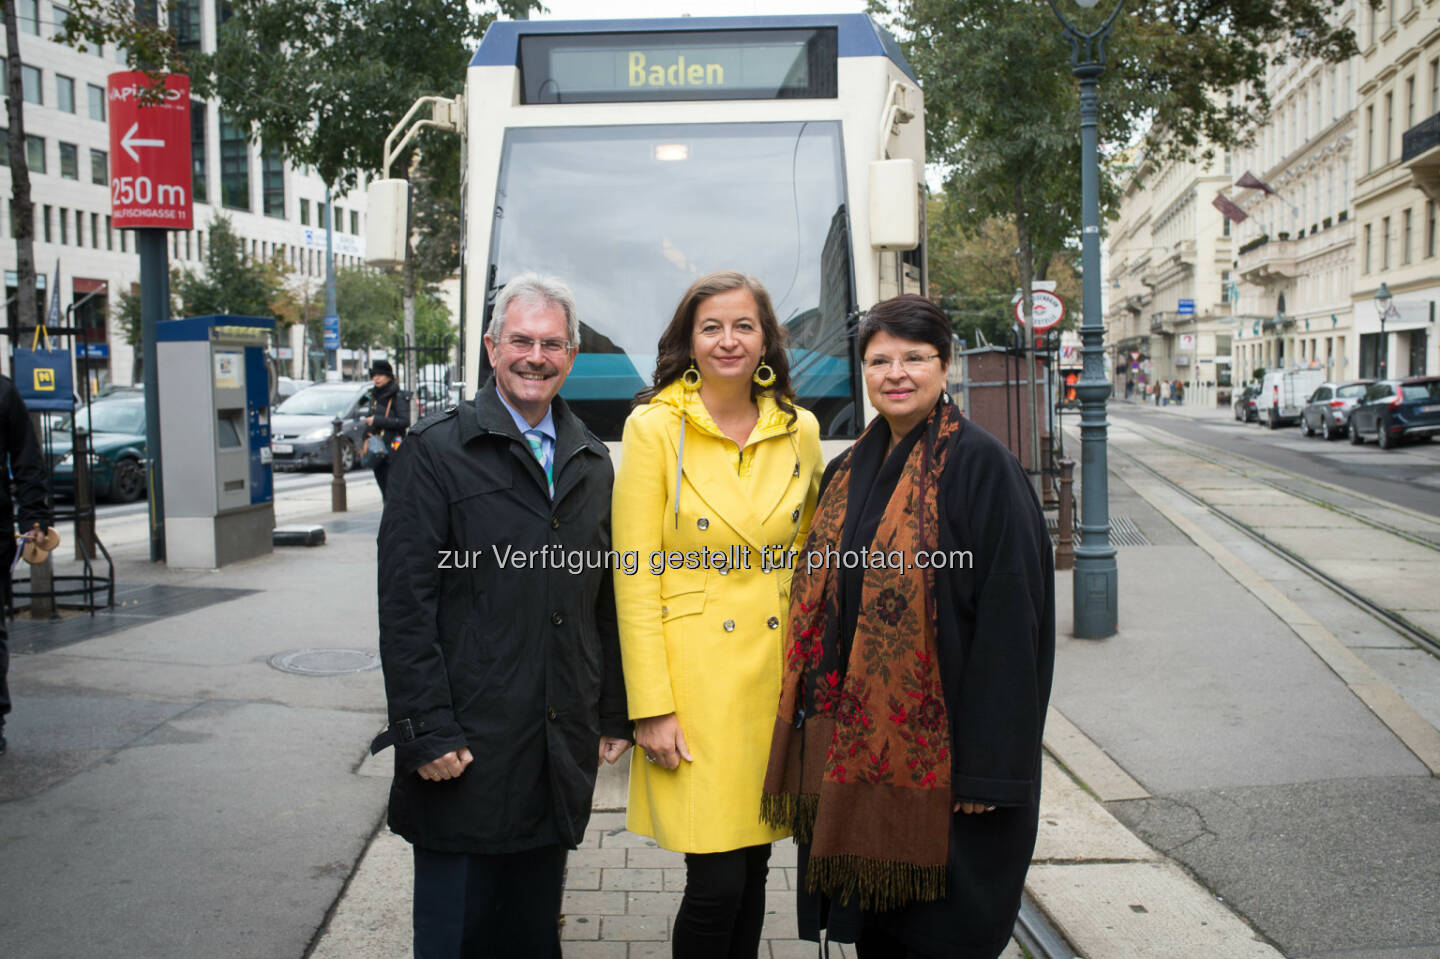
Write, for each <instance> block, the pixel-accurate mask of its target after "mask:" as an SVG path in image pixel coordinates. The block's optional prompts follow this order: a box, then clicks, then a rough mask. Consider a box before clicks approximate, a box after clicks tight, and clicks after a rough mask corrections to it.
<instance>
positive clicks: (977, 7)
mask: <svg viewBox="0 0 1440 959" xmlns="http://www.w3.org/2000/svg"><path fill="white" fill-rule="evenodd" d="M1113 2H1114V0H1107V3H1106V6H1107V7H1109V9H1113V6H1111V4H1112V3H1113ZM1342 2H1343V0H1215V2H1210V3H1194V2H1191V0H1147V2H1143V3H1141V2H1135V0H1131V3H1130V4H1129V5H1128V6H1127V7H1126V8H1125V10H1124V11H1123V13H1122V15H1121V16H1120V18H1119V19H1118V20H1117V21H1116V24H1115V32H1114V34H1113V35H1112V37H1111V38H1110V41H1109V43H1108V44H1107V47H1106V52H1107V66H1106V72H1105V74H1104V75H1103V76H1102V77H1101V82H1100V95H1101V99H1100V133H1101V136H1102V137H1103V138H1104V141H1103V142H1108V143H1110V144H1125V143H1130V142H1132V141H1134V140H1136V139H1138V138H1139V137H1141V136H1144V137H1145V138H1146V146H1147V149H1149V150H1150V151H1151V152H1153V153H1155V154H1157V155H1160V156H1162V157H1184V156H1194V155H1196V154H1199V155H1201V156H1208V155H1209V151H1210V150H1212V149H1214V148H1215V147H1220V148H1229V147H1232V146H1235V145H1237V144H1240V143H1243V142H1245V139H1246V138H1247V137H1248V136H1250V135H1251V134H1252V131H1253V129H1254V123H1255V122H1256V121H1258V120H1260V119H1262V118H1263V117H1264V116H1265V115H1266V114H1267V113H1268V111H1269V107H1270V104H1269V99H1268V96H1267V94H1266V91H1265V85H1264V83H1263V79H1264V73H1265V70H1266V67H1267V65H1268V64H1271V63H1276V62H1283V61H1284V60H1286V59H1288V58H1291V57H1302V56H1303V57H1322V58H1324V59H1326V60H1330V61H1332V62H1333V61H1340V60H1344V59H1346V58H1347V57H1349V56H1352V55H1354V54H1355V52H1356V48H1355V39H1354V36H1353V34H1352V33H1351V31H1350V29H1349V28H1348V27H1345V26H1336V25H1335V24H1332V23H1331V22H1329V16H1330V14H1331V13H1333V11H1335V10H1336V9H1337V8H1338V7H1340V6H1341V5H1342ZM1370 2H1371V3H1374V4H1376V5H1378V4H1379V3H1380V2H1381V0H1370ZM1067 6H1068V5H1067ZM872 9H874V10H875V11H876V12H878V13H888V14H889V15H890V17H891V19H892V22H893V24H894V26H895V27H896V29H897V32H898V33H899V34H900V35H901V37H902V41H901V43H902V46H903V48H904V49H905V52H906V54H907V55H908V57H909V59H910V62H911V64H912V65H913V66H914V68H915V71H916V73H917V74H918V75H919V78H920V83H921V87H922V89H923V90H924V91H925V112H926V117H925V122H926V131H925V132H926V139H927V149H928V155H929V158H930V160H931V161H933V162H936V163H939V164H941V165H943V167H944V168H945V171H946V173H945V189H946V193H947V195H948V197H949V198H950V200H951V201H952V203H953V204H954V207H953V211H952V215H953V216H954V218H955V220H954V222H955V223H957V224H958V225H959V227H960V228H961V229H962V230H964V231H967V232H969V233H972V234H973V233H975V232H977V231H979V230H981V229H982V228H983V226H984V224H986V223H987V222H989V221H990V219H991V218H992V217H996V216H1001V217H1004V218H1006V219H1007V220H1009V221H1010V222H1011V223H1012V224H1013V225H1014V227H1015V232H1016V241H1017V247H1018V251H1019V252H1018V264H1019V274H1020V286H1021V288H1022V290H1023V291H1024V293H1025V297H1026V303H1025V309H1026V311H1027V313H1028V312H1029V310H1030V302H1029V290H1030V283H1031V281H1032V279H1033V277H1034V275H1035V267H1036V264H1043V263H1048V262H1050V260H1051V259H1052V258H1053V256H1054V255H1055V253H1057V252H1058V251H1059V250H1061V249H1063V248H1065V247H1066V246H1067V245H1069V244H1071V243H1072V242H1073V238H1074V237H1076V236H1078V235H1079V232H1080V143H1079V108H1078V100H1077V92H1076V84H1075V82H1074V80H1073V78H1072V77H1071V73H1070V52H1071V51H1070V48H1069V43H1068V41H1067V40H1066V39H1065V37H1064V35H1063V33H1062V31H1061V29H1060V25H1059V23H1058V22H1057V21H1056V20H1055V17H1054V14H1053V12H1052V10H1051V8H1050V5H1049V3H1048V0H1007V2H996V0H890V2H889V3H881V2H878V0H877V2H875V3H874V4H872ZM1105 12H1108V11H1091V13H1092V15H1093V14H1102V15H1103V13H1105ZM1070 13H1075V14H1077V16H1076V17H1075V18H1073V19H1077V20H1078V19H1080V17H1079V16H1078V14H1080V13H1081V11H1078V10H1075V9H1074V8H1073V7H1072V8H1070V9H1069V12H1067V16H1069V15H1070ZM1081 25H1082V26H1084V24H1081ZM1100 188H1101V190H1100V199H1101V204H1102V210H1105V209H1109V208H1112V207H1113V202H1114V196H1115V186H1114V178H1113V174H1112V173H1111V172H1110V171H1108V170H1105V169H1103V168H1102V171H1101V180H1100Z"/></svg>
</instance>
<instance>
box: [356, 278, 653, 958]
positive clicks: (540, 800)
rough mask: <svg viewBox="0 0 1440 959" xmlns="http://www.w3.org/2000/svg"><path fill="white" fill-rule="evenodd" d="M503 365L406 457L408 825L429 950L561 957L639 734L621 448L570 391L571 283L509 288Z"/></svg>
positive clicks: (399, 508) (395, 534)
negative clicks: (622, 604) (569, 399)
mask: <svg viewBox="0 0 1440 959" xmlns="http://www.w3.org/2000/svg"><path fill="white" fill-rule="evenodd" d="M494 316H495V319H494V320H493V322H492V324H491V328H490V332H489V333H487V334H486V336H485V347H486V350H487V351H488V353H489V355H490V361H491V365H492V366H493V367H494V369H495V374H494V376H493V377H492V378H491V380H490V381H489V382H488V383H486V384H485V387H484V388H483V389H482V390H481V391H480V392H479V394H478V395H477V396H476V397H475V401H474V403H473V404H462V405H460V406H458V407H451V408H449V409H447V410H445V411H444V412H443V413H439V414H436V415H434V416H430V417H426V418H425V419H423V420H421V421H420V422H419V423H417V424H415V426H414V427H413V428H412V429H411V430H410V433H409V435H408V437H407V438H406V440H405V442H404V444H403V445H402V446H401V447H400V449H399V451H398V452H397V453H396V454H395V455H394V456H393V457H392V459H393V463H392V465H391V472H390V495H389V496H388V497H387V498H386V501H385V511H384V514H383V516H382V519H381V521H380V536H379V578H380V596H379V607H380V656H381V659H382V661H383V665H384V670H385V692H386V696H387V698H388V700H389V717H390V725H389V728H388V730H387V731H386V732H385V733H383V734H382V735H381V736H380V737H379V738H378V739H377V740H376V743H375V745H374V746H373V747H372V748H373V749H379V748H383V747H384V746H385V745H387V744H390V743H393V744H394V745H395V779H394V783H393V785H392V786H391V790H390V814H389V823H390V828H391V829H393V830H394V831H395V832H396V833H398V834H400V835H401V836H404V837H405V838H406V839H408V840H409V841H410V842H411V843H412V844H413V845H414V847H415V909H414V924H415V955H416V956H417V959H448V957H459V956H487V957H488V956H517V957H521V956H523V957H526V959H529V957H545V956H555V957H558V956H559V955H560V939H559V929H558V925H557V918H558V915H559V912H560V899H561V892H562V888H561V887H562V879H563V871H564V866H565V856H566V852H567V850H569V849H573V848H575V847H576V846H577V845H578V844H579V842H580V841H581V839H582V838H583V837H584V833H585V826H586V823H587V822H588V821H589V817H590V803H591V797H592V794H593V792H594V788H595V775H596V771H597V769H598V766H599V762H600V760H605V761H608V762H612V763H613V762H614V761H615V760H617V759H619V758H620V756H621V754H623V753H624V751H625V749H626V747H627V746H628V745H629V742H628V739H629V736H630V727H629V722H628V719H627V711H626V707H625V687H624V682H623V678H622V676H621V673H620V648H619V639H618V634H617V631H616V626H615V603H614V594H613V588H612V585H611V575H612V570H611V565H612V564H613V561H614V555H613V553H611V552H610V489H611V485H612V482H613V479H614V472H613V469H612V467H611V465H610V456H609V452H608V451H607V450H606V448H605V445H604V444H603V443H601V442H600V441H599V440H598V439H596V438H595V436H594V435H593V434H591V433H590V431H589V430H587V429H586V428H585V425H584V424H583V423H581V422H580V420H579V419H577V418H576V417H575V415H574V414H573V413H572V412H571V411H570V409H569V408H568V407H567V406H566V404H565V402H564V401H563V400H560V399H558V398H557V396H556V394H557V393H558V392H559V390H560V384H561V383H563V382H564V380H565V377H566V375H567V374H568V373H569V372H570V368H571V366H572V365H573V364H574V360H575V353H576V350H577V348H578V344H579V322H578V320H577V319H576V316H575V308H574V303H573V301H572V300H571V298H570V294H569V291H568V290H567V289H566V288H565V286H564V285H563V284H561V283H560V282H559V281H557V280H554V279H551V278H547V277H541V276H537V275H534V274H525V275H523V276H519V277H516V278H515V279H514V280H512V281H511V282H510V283H509V284H508V285H507V286H506V287H505V289H504V290H502V291H501V293H500V296H499V297H498V299H497V300H496V304H495V313H494Z"/></svg>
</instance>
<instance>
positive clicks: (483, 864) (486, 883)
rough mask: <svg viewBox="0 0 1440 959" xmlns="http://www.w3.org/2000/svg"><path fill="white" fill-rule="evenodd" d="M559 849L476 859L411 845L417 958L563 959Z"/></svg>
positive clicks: (562, 863) (562, 859)
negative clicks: (413, 863) (412, 847)
mask: <svg viewBox="0 0 1440 959" xmlns="http://www.w3.org/2000/svg"><path fill="white" fill-rule="evenodd" d="M565 854H566V850H565V848H564V847H563V846H543V847H541V848H539V849H527V850H525V851H524V852H514V853H502V854H499V855H493V856H487V855H474V854H468V853H455V852H434V851H432V850H429V849H421V848H420V847H419V846H416V847H415V913H414V915H415V959H482V957H483V959H491V957H496V959H501V957H513V959H560V925H559V920H560V897H561V895H562V892H563V886H564V880H565Z"/></svg>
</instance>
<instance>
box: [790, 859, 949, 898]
mask: <svg viewBox="0 0 1440 959" xmlns="http://www.w3.org/2000/svg"><path fill="white" fill-rule="evenodd" d="M805 888H806V889H807V890H809V891H810V892H823V893H825V894H826V895H827V896H830V897H831V898H832V899H834V900H836V901H837V902H847V901H850V900H852V899H856V898H858V899H859V902H860V908H861V909H864V910H867V911H870V912H885V911H888V910H891V909H899V908H900V907H901V906H906V905H909V904H910V903H912V902H934V901H936V900H940V899H944V898H945V894H946V883H945V867H944V866H917V865H915V864H914V863H908V862H882V861H880V860H876V859H865V858H863V857H861V856H852V855H844V856H823V857H820V858H812V859H811V860H810V863H809V867H808V868H807V869H806V872H805Z"/></svg>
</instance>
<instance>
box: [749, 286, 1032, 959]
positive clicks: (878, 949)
mask: <svg viewBox="0 0 1440 959" xmlns="http://www.w3.org/2000/svg"><path fill="white" fill-rule="evenodd" d="M859 338H860V351H861V356H862V364H863V367H864V370H865V382H866V389H867V391H868V394H869V397H870V401H871V403H872V404H873V405H874V406H875V408H876V409H877V410H878V411H879V413H880V416H879V417H878V418H877V419H876V420H875V421H874V422H872V423H871V425H870V427H869V428H868V429H867V430H866V431H865V433H864V434H863V435H862V436H861V437H860V439H859V440H858V441H856V443H855V445H854V446H852V447H851V448H850V449H849V450H847V451H846V452H845V453H844V454H842V455H841V456H840V457H838V458H837V459H836V460H835V461H834V462H833V463H831V464H830V466H829V468H828V469H827V470H826V472H825V477H824V480H823V481H822V487H821V489H822V493H821V499H820V505H819V507H818V509H817V512H816V514H815V519H814V521H813V524H812V527H811V534H810V538H809V539H808V540H807V541H806V545H805V550H804V552H803V553H802V554H801V557H800V560H799V564H798V566H797V569H796V573H795V579H794V585H793V587H792V592H791V608H790V628H791V632H790V634H789V637H788V638H787V642H788V643H789V647H788V649H789V653H788V656H787V663H786V676H785V684H784V687H783V690H782V693H781V701H780V710H779V714H778V716H777V718H776V724H775V735H774V740H773V743H772V748H771V755H770V765H769V770H768V772H767V776H766V783H765V798H764V806H763V808H764V811H765V816H766V818H767V819H769V820H770V821H772V822H775V823H777V824H785V825H789V826H791V827H792V828H793V829H794V830H795V834H796V836H797V838H798V839H799V841H800V844H801V848H800V857H799V859H800V862H799V865H800V879H801V882H800V891H799V894H798V895H799V920H800V934H801V935H802V936H803V937H805V938H808V939H812V940H818V939H819V937H820V934H821V931H822V930H825V931H826V932H827V933H828V936H829V938H830V939H833V940H836V941H840V942H854V943H856V946H857V952H858V954H859V955H860V956H861V957H862V959H875V957H892V956H893V957H928V956H936V957H938V956H945V957H962V956H963V957H976V959H991V957H994V956H998V955H999V954H1000V952H1001V951H1002V950H1003V949H1004V948H1005V945H1006V943H1007V942H1008V940H1009V938H1010V933H1011V929H1012V927H1013V926H1014V922H1015V916H1016V913H1017V912H1018V911H1019V905H1020V897H1021V893H1022V892H1023V889H1024V881H1025V873H1026V870H1027V869H1028V868H1029V863H1030V856H1031V854H1032V853H1033V851H1034V847H1035V833H1036V827H1037V824H1038V820H1039V808H1040V748H1041V747H1040V739H1041V733H1042V730H1043V726H1044V721H1045V709H1046V705H1047V703H1048V700H1049V696H1050V681H1051V675H1052V671H1053V666H1054V654H1055V596H1054V567H1053V560H1052V556H1051V548H1050V541H1049V535H1048V532H1047V531H1046V526H1045V519H1044V514H1043V513H1042V512H1041V509H1040V504H1039V502H1038V501H1037V499H1036V497H1035V494H1034V491H1033V490H1032V488H1031V486H1030V483H1029V481H1028V479H1027V478H1026V476H1025V473H1024V471H1023V470H1022V469H1021V467H1020V464H1019V463H1018V462H1017V461H1016V459H1015V457H1014V456H1013V455H1012V454H1011V453H1010V452H1009V451H1008V450H1006V449H1005V448H1004V446H1002V445H1001V444H1000V443H999V442H998V441H996V440H995V439H994V438H993V437H992V436H990V435H989V434H987V433H985V432H984V431H983V430H981V429H979V428H978V427H976V426H975V425H974V424H973V423H969V422H967V421H966V420H965V419H964V417H963V416H961V415H960V413H959V412H958V411H957V410H956V409H955V407H954V406H953V405H952V404H951V403H950V401H949V398H948V397H946V396H945V395H944V393H943V389H944V383H945V371H946V369H947V367H948V365H949V360H950V344H951V339H950V325H949V322H948V321H947V319H946V317H945V315H944V314H943V313H941V312H940V311H939V310H938V309H937V308H936V307H935V306H934V305H933V304H931V303H930V302H929V301H928V300H926V299H924V298H923V297H919V296H901V297H896V298H894V299H891V300H887V301H885V302H883V303H880V304H878V305H877V306H876V307H874V308H873V309H872V310H871V311H870V313H869V315H868V316H867V317H866V318H865V321H864V322H863V323H862V324H861V326H860V331H859Z"/></svg>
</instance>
